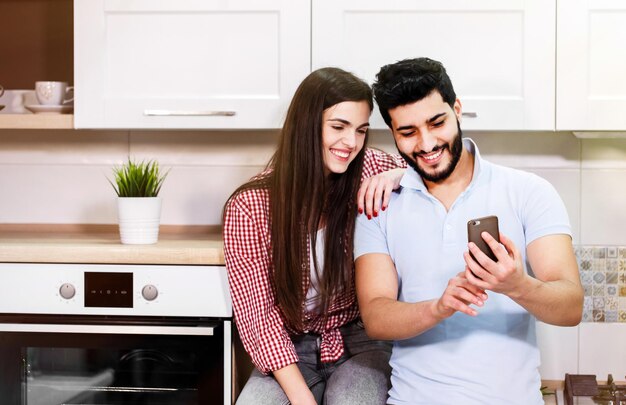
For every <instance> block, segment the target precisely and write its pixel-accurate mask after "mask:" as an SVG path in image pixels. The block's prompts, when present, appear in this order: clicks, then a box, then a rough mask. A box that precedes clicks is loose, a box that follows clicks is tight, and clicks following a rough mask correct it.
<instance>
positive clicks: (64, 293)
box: [59, 283, 76, 300]
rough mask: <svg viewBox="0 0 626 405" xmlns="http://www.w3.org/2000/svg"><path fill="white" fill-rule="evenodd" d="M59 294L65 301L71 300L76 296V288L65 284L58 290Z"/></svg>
mask: <svg viewBox="0 0 626 405" xmlns="http://www.w3.org/2000/svg"><path fill="white" fill-rule="evenodd" d="M59 294H61V297H63V298H65V299H66V300H69V299H72V298H74V295H76V288H74V286H73V285H72V284H70V283H65V284H63V285H62V286H61V288H59Z"/></svg>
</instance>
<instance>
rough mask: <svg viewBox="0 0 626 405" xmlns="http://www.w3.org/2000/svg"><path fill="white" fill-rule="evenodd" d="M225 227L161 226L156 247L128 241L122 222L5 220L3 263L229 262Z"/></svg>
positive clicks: (0, 241) (0, 248)
mask: <svg viewBox="0 0 626 405" xmlns="http://www.w3.org/2000/svg"><path fill="white" fill-rule="evenodd" d="M223 246H224V244H223V242H222V234H221V229H220V227H219V226H171V225H170V226H167V225H161V228H160V232H159V241H158V242H157V243H156V244H154V245H122V244H121V243H120V239H119V234H118V230H117V225H48V224H46V225H39V224H32V225H31V224H28V225H23V224H15V225H12V224H4V225H3V224H0V262H4V263H98V264H186V265H223V264H224V252H223Z"/></svg>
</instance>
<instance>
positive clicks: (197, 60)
mask: <svg viewBox="0 0 626 405" xmlns="http://www.w3.org/2000/svg"><path fill="white" fill-rule="evenodd" d="M310 17H311V16H310V0H289V1H286V0H75V1H74V18H75V21H74V24H75V25H74V26H75V42H74V43H75V50H74V58H75V87H76V91H75V94H76V106H75V121H74V122H75V126H76V127H77V128H181V129H185V128H278V127H280V126H281V125H282V121H283V119H284V116H285V113H286V109H287V107H288V105H289V101H290V99H291V97H292V96H293V93H294V91H295V89H296V87H297V86H298V84H299V83H300V81H301V80H302V79H303V78H304V77H305V76H306V75H307V74H308V73H309V71H310V43H311V42H310Z"/></svg>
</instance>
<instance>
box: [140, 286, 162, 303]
mask: <svg viewBox="0 0 626 405" xmlns="http://www.w3.org/2000/svg"><path fill="white" fill-rule="evenodd" d="M141 295H142V296H143V297H144V298H145V300H146V301H154V300H155V299H156V297H158V296H159V290H157V288H156V287H155V286H153V285H152V284H148V285H146V286H144V287H143V288H142V289H141Z"/></svg>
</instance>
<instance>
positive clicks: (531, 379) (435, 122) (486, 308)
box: [355, 58, 583, 405]
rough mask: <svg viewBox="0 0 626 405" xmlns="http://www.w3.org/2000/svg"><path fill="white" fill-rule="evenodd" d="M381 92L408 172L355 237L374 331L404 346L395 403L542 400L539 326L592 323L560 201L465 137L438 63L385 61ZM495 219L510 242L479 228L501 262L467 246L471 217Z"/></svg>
mask: <svg viewBox="0 0 626 405" xmlns="http://www.w3.org/2000/svg"><path fill="white" fill-rule="evenodd" d="M374 96H375V99H376V102H377V103H378V106H379V108H380V111H381V114H382V116H383V118H384V119H385V122H386V123H387V125H388V126H389V128H390V129H391V132H392V134H393V137H394V140H395V142H396V146H397V148H398V151H399V152H400V154H401V155H402V156H403V157H404V159H405V160H406V161H407V163H408V164H409V166H410V168H409V169H408V170H407V172H406V174H405V175H404V177H403V178H402V181H401V188H400V190H399V192H398V193H395V194H394V195H392V197H391V202H390V205H389V208H388V209H387V210H386V211H385V212H381V213H380V215H379V216H378V217H376V218H374V219H372V220H368V219H367V218H365V217H364V216H363V215H361V216H360V217H359V219H358V222H357V229H356V235H355V258H356V283H357V295H358V300H359V306H360V310H361V316H362V319H363V322H364V324H365V328H366V330H367V333H368V334H369V335H370V337H372V338H374V339H390V340H394V341H395V342H394V348H393V352H392V357H391V360H390V361H391V366H392V369H393V373H392V377H391V382H392V388H391V390H390V391H389V396H390V397H389V403H390V404H408V403H410V404H428V405H434V404H463V405H470V404H476V405H478V404H480V405H485V404H520V405H532V404H542V403H543V401H542V398H541V394H540V391H539V388H540V376H539V373H538V366H539V351H538V349H537V346H536V341H535V318H537V319H539V320H541V321H543V322H546V323H550V324H554V325H564V326H572V325H576V324H578V323H579V322H580V319H581V315H582V302H583V292H582V287H581V285H580V280H579V276H578V267H577V265H576V259H575V257H574V252H573V248H572V242H571V231H570V226H569V220H568V217H567V212H566V210H565V207H564V205H563V203H562V201H561V199H560V198H559V196H558V194H557V193H556V191H555V190H554V188H553V187H552V186H551V185H550V184H549V183H548V182H547V181H545V180H543V179H541V178H540V177H538V176H535V175H533V174H530V173H526V172H522V171H519V170H514V169H510V168H505V167H502V166H498V165H495V164H492V163H489V162H487V161H485V160H483V159H482V158H481V157H480V154H479V152H478V148H477V147H476V145H475V144H474V142H473V141H472V140H471V139H462V135H461V128H460V124H459V122H460V119H461V102H460V101H459V100H458V99H457V98H456V95H455V93H454V89H453V87H452V84H451V83H450V79H449V77H448V75H447V74H446V71H445V69H444V67H443V66H442V65H441V63H439V62H436V61H433V60H431V59H428V58H418V59H412V60H404V61H400V62H397V63H395V64H392V65H387V66H384V67H383V68H382V69H381V71H380V72H379V73H378V76H377V82H376V83H375V84H374ZM488 215H496V216H497V217H498V218H499V224H500V241H501V244H500V243H498V242H497V241H495V240H494V239H493V238H492V237H491V236H490V235H489V234H488V233H486V232H484V233H482V237H483V239H484V240H485V241H486V243H487V244H488V245H489V246H490V247H491V249H492V250H493V252H494V254H495V256H496V258H497V261H492V260H491V259H489V257H488V256H487V255H485V254H484V253H482V252H481V251H480V250H479V249H478V248H477V247H476V245H475V244H473V243H469V244H468V242H467V232H466V229H467V228H466V226H467V222H468V221H469V220H471V219H474V218H479V217H485V216H488ZM470 252H471V254H472V255H473V257H475V258H476V260H474V259H473V258H472V256H471V255H470Z"/></svg>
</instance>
